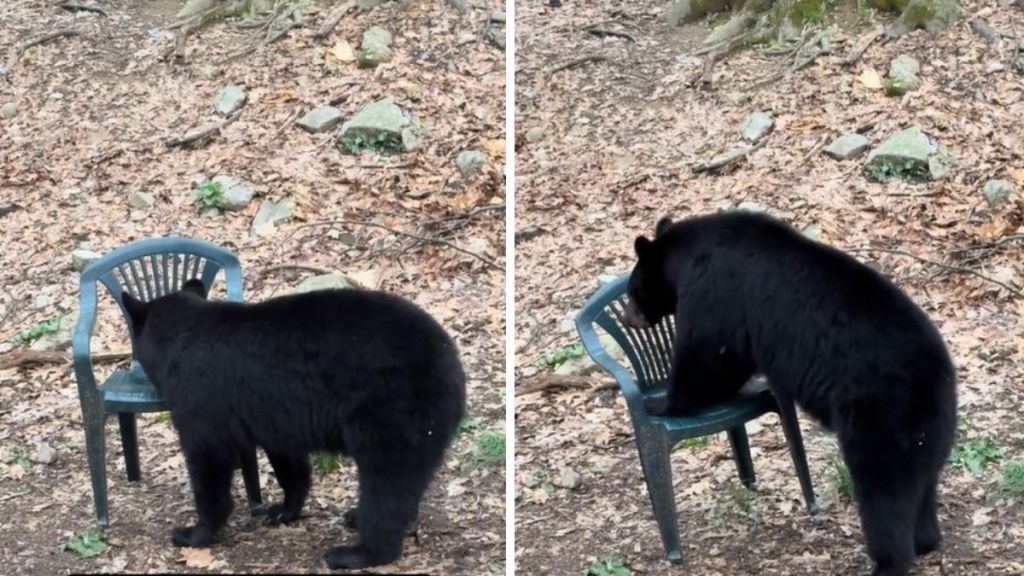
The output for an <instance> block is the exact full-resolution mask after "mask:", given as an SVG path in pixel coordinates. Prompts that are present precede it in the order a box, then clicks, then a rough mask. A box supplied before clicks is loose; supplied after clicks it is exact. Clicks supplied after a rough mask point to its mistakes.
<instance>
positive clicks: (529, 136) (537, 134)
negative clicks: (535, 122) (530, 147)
mask: <svg viewBox="0 0 1024 576" xmlns="http://www.w3.org/2000/svg"><path fill="white" fill-rule="evenodd" d="M543 139H544V129H543V128H541V127H540V126H534V127H533V128H530V129H529V130H527V131H526V141H527V142H529V143H530V144H536V143H537V142H540V141H541V140H543Z"/></svg>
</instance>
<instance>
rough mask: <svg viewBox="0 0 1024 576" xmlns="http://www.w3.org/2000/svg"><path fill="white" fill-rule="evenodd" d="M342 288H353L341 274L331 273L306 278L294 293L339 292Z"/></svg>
mask: <svg viewBox="0 0 1024 576" xmlns="http://www.w3.org/2000/svg"><path fill="white" fill-rule="evenodd" d="M344 288H353V286H352V283H351V282H349V280H348V278H346V277H345V275H344V274H342V273H341V272H331V273H330V274H320V275H319V276H312V277H310V278H306V279H305V280H303V281H302V282H301V283H300V284H299V286H298V287H297V288H296V289H295V293H296V294H305V293H306V292H314V291H317V290H339V289H344Z"/></svg>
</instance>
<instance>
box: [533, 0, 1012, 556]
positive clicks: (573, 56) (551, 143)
mask: <svg viewBox="0 0 1024 576" xmlns="http://www.w3.org/2000/svg"><path fill="white" fill-rule="evenodd" d="M664 4H665V3H663V2H662V3H658V2H650V1H648V0H624V1H622V2H615V3H587V2H563V3H562V5H561V7H560V8H550V7H549V3H548V2H547V1H542V0H526V1H525V2H521V3H518V4H517V29H516V35H517V38H516V51H517V55H516V68H517V69H516V107H517V110H516V135H517V140H516V142H517V143H516V146H517V148H519V150H518V153H517V169H516V174H517V192H516V202H517V206H516V250H517V252H516V311H515V312H516V332H517V342H516V349H517V356H516V377H517V382H516V390H517V397H516V528H517V530H516V551H515V553H516V565H517V571H518V572H519V573H523V574H594V575H597V576H607V575H615V576H627V575H629V574H694V575H701V576H712V575H723V576H724V575H737V574H743V575H771V574H777V575H784V574H842V575H853V574H863V573H866V572H867V571H868V570H869V567H870V564H869V560H868V558H867V556H866V554H865V553H864V550H863V544H862V537H861V532H860V526H859V520H858V517H857V513H856V510H855V508H854V507H853V506H852V505H850V504H848V503H847V502H845V501H844V499H843V498H842V496H841V495H842V494H843V492H844V491H846V490H848V488H849V486H848V484H844V483H843V482H842V481H841V480H840V479H839V476H838V471H839V467H838V466H837V460H836V454H837V448H836V444H835V440H834V438H833V437H831V436H829V435H827V434H825V433H823V432H822V431H820V430H818V429H817V428H816V426H815V425H814V424H813V423H812V422H811V421H810V419H809V418H808V417H806V416H804V417H803V418H802V423H803V427H804V439H805V442H806V444H807V447H808V452H809V454H808V457H809V460H810V466H811V471H812V477H813V482H814V487H815V489H816V492H817V495H818V500H819V504H820V505H821V507H822V510H821V512H820V513H819V514H817V515H816V516H813V517H812V516H810V515H808V514H807V513H806V512H805V510H804V508H803V506H802V503H801V498H800V490H799V486H798V484H797V480H796V477H795V474H794V473H793V471H792V466H791V463H790V459H789V455H788V452H787V450H786V444H785V441H784V439H783V436H782V434H781V431H780V429H779V426H778V420H777V419H776V418H775V417H774V416H767V417H765V418H764V419H762V420H761V421H760V422H759V424H760V425H759V426H755V427H754V430H753V431H752V432H753V433H752V434H751V445H752V447H753V448H752V449H753V450H754V453H755V455H754V466H755V469H756V471H757V474H758V476H757V477H758V481H757V490H756V492H749V491H747V490H745V489H743V488H742V487H741V485H740V484H739V482H738V479H737V478H736V472H735V466H734V464H733V463H732V461H731V454H730V449H729V445H728V442H727V441H725V439H724V438H722V437H717V438H713V439H711V440H710V441H709V442H706V443H702V442H693V443H689V444H687V445H686V446H682V447H679V448H678V449H677V450H676V451H675V452H674V454H673V459H672V468H673V477H674V480H675V487H676V503H677V507H678V509H679V524H680V531H681V534H682V541H683V551H684V555H685V563H684V564H683V565H682V566H679V567H673V566H670V565H669V564H668V563H667V562H666V561H665V560H664V557H663V551H662V546H661V542H660V538H659V536H658V531H657V527H656V525H655V523H654V519H653V515H652V513H651V508H650V503H649V501H648V499H647V493H646V489H645V486H644V482H643V475H642V472H641V469H640V464H639V460H638V457H637V453H636V448H635V446H634V443H633V438H632V435H633V433H632V427H631V425H630V422H629V417H628V414H627V412H626V409H625V404H624V402H623V400H622V397H621V395H620V394H619V392H618V390H617V388H616V387H615V385H614V382H613V381H612V380H611V379H610V378H609V377H608V376H607V375H606V374H604V373H597V372H593V371H588V370H581V369H575V370H572V369H570V370H565V371H564V372H565V373H564V374H556V373H554V372H553V369H552V367H553V366H556V365H558V364H560V363H562V362H563V361H568V362H576V363H578V364H585V362H582V361H581V360H580V359H579V358H578V357H579V356H580V355H581V353H582V351H581V349H580V348H579V347H578V343H579V340H578V337H577V335H576V333H575V330H574V328H573V326H572V322H571V320H572V319H573V318H574V316H575V315H576V313H577V312H578V311H579V310H580V308H581V307H582V306H583V304H584V303H585V302H586V301H587V299H588V298H589V297H590V295H591V294H593V293H594V291H595V290H596V289H597V288H598V285H599V278H600V277H608V276H610V275H618V274H622V273H625V272H628V271H629V270H630V269H631V268H632V265H633V262H634V257H633V256H634V255H633V253H632V245H633V238H634V237H635V236H636V235H638V234H647V235H651V234H652V233H653V229H654V223H655V222H656V220H657V219H658V218H660V217H662V216H665V215H671V216H673V217H676V218H680V217H685V216H687V215H693V214H699V213H706V212H712V211H715V210H717V209H720V208H723V207H726V206H737V205H739V204H741V203H743V202H755V203H757V204H760V205H761V206H763V207H766V208H767V209H768V210H769V211H771V212H772V213H774V214H776V215H777V216H779V217H781V218H783V219H785V220H787V221H789V222H791V223H792V224H794V225H795V226H797V227H799V228H801V229H804V228H806V227H809V226H814V227H817V230H818V231H820V238H821V240H822V241H823V242H826V243H828V244H830V245H833V246H836V247H840V248H844V249H852V248H865V247H875V248H887V249H897V250H902V251H906V252H909V253H911V254H912V255H914V256H916V257H918V258H923V259H926V260H931V261H935V262H940V263H945V264H949V265H953V266H959V267H962V268H967V269H970V270H973V271H976V272H979V273H981V274H983V275H985V276H988V277H989V278H990V279H992V280H995V281H996V282H1002V283H1003V284H1006V285H1007V286H1009V287H1010V288H1011V290H1006V289H1004V288H1001V287H1000V286H998V285H997V284H996V283H994V282H992V281H989V280H986V279H982V278H979V277H977V276H975V275H973V274H971V273H970V272H967V273H964V272H962V271H951V270H950V269H948V268H941V267H939V266H935V265H931V264H926V263H924V262H922V261H920V260H918V259H915V258H913V257H907V256H903V255H898V254H893V253H884V252H874V253H872V252H870V251H868V252H858V253H857V257H858V258H861V259H862V260H864V261H867V262H870V263H872V264H873V265H874V266H876V267H878V268H879V269H880V270H882V271H883V272H884V273H885V274H887V275H888V276H889V277H891V278H893V279H894V280H895V281H896V282H897V283H898V284H899V285H900V286H901V287H903V288H904V289H905V290H906V291H907V292H908V293H909V294H910V296H911V297H912V298H913V299H914V300H915V301H916V302H917V303H919V304H920V305H921V306H922V307H923V308H924V309H925V310H926V311H927V313H928V314H929V315H930V316H931V318H932V319H933V320H934V321H935V323H936V324H937V326H938V328H939V329H940V331H941V333H942V334H943V336H944V337H945V338H946V340H947V342H948V345H949V347H950V350H951V353H952V355H953V357H954V360H955V362H956V364H957V367H958V377H959V406H960V418H961V434H960V438H959V439H958V445H957V447H956V449H955V451H954V456H953V460H954V463H955V464H954V465H953V466H951V467H950V468H949V469H948V470H947V472H946V473H945V475H944V477H943V480H942V484H941V488H940V492H941V496H940V498H941V510H940V519H941V523H942V526H943V528H944V532H945V542H944V549H943V550H942V551H941V552H940V553H936V554H933V555H930V556H928V557H926V558H924V559H922V560H921V561H920V562H919V563H918V565H917V566H916V568H915V573H916V574H920V575H938V574H944V575H953V574H957V575H981V574H985V575H989V574H1022V573H1024V546H1022V543H1024V524H1022V523H1021V518H1024V495H1022V494H1021V492H1024V482H1021V481H1020V480H1021V477H1022V476H1024V469H1022V467H1021V463H1024V426H1022V424H1021V418H1020V414H1022V413H1024V297H1022V295H1021V294H1020V290H1021V287H1022V285H1024V236H1022V235H1021V233H1022V232H1024V228H1022V227H1021V222H1022V220H1024V200H1022V198H1021V194H1020V190H1021V189H1022V187H1024V131H1022V129H1021V124H1020V118H1022V117H1024V80H1022V77H1021V75H1020V72H1019V71H1018V70H1017V69H1016V67H1015V65H1014V62H1013V59H1015V58H1017V57H1018V55H1019V48H1017V47H1016V44H1015V42H1014V41H1013V40H1012V39H1011V38H1012V37H1013V35H1014V34H1016V35H1017V36H1021V35H1024V13H1022V12H1021V11H1020V10H1017V9H1016V8H1011V7H1009V6H1005V7H996V8H993V7H992V6H993V5H994V3H991V2H980V1H976V0H966V1H964V2H962V6H963V13H964V18H963V19H962V20H961V22H960V23H959V24H957V25H956V26H955V27H954V28H953V29H952V30H950V31H949V32H947V33H944V34H942V35H940V36H938V37H937V38H934V39H933V38H931V37H929V36H928V35H927V34H925V33H923V32H916V33H912V34H909V35H906V36H904V37H901V38H898V39H894V40H892V41H888V42H876V43H874V44H873V45H871V46H870V47H869V48H868V49H867V51H866V52H865V53H864V55H863V57H862V58H860V59H859V60H858V61H857V62H856V63H854V64H853V65H850V66H843V65H842V63H841V61H842V60H843V58H845V57H846V55H847V54H849V53H850V52H851V50H852V49H853V46H854V45H855V43H856V41H857V39H858V38H861V37H863V36H864V35H866V34H867V33H868V32H869V31H870V30H871V29H873V27H874V26H875V25H876V22H877V20H874V19H869V21H868V22H865V23H863V24H862V23H858V22H857V20H856V18H844V22H843V23H842V25H841V26H840V27H839V32H838V33H837V34H835V35H834V36H833V49H832V52H831V53H829V54H824V55H822V56H820V57H818V58H817V59H816V60H815V61H814V62H813V63H812V64H810V65H809V66H807V67H806V68H804V69H802V70H800V71H797V72H794V73H787V74H782V75H781V76H779V77H777V78H776V77H775V76H774V71H775V70H777V69H778V68H779V67H780V66H782V65H783V61H782V60H780V58H779V57H774V56H769V55H768V54H767V50H766V49H765V48H764V47H756V48H753V49H750V50H747V51H743V52H740V53H737V54H734V55H732V56H730V57H727V58H726V59H725V60H724V61H721V62H719V63H718V64H717V65H716V66H715V68H714V69H713V71H712V75H711V85H710V87H707V86H699V85H697V84H696V83H695V82H694V81H695V80H696V79H698V78H700V77H701V76H702V72H703V66H702V58H701V57H698V56H695V55H694V52H695V51H696V50H697V49H698V48H700V43H701V40H702V39H703V37H704V36H705V35H706V34H707V32H708V29H709V27H708V24H707V23H697V24H691V25H686V26H683V27H681V28H669V27H667V25H666V24H664V23H663V22H662V21H661V20H659V17H658V16H659V12H660V10H661V9H663V7H664V6H663V5H664ZM1002 4H1006V3H1002ZM976 15H981V16H986V17H987V19H988V21H989V22H990V23H991V27H992V28H993V29H994V30H996V32H997V33H998V34H1005V35H1006V37H1004V38H998V39H997V41H996V42H994V43H992V44H987V43H985V42H984V41H983V40H982V39H981V38H980V37H979V36H977V35H975V34H974V33H973V32H972V30H971V28H970V26H969V24H968V22H969V20H970V18H971V17H973V16H976ZM846 16H850V15H849V14H847V15H846ZM872 20H874V21H872ZM592 26H596V27H597V28H600V29H604V30H613V31H617V32H620V33H621V32H624V33H626V36H628V37H624V36H623V35H622V34H619V35H617V36H610V35H607V34H604V35H602V34H598V33H592V32H589V31H588V27H592ZM901 54H907V55H910V56H913V57H914V58H916V59H917V60H919V61H920V62H921V64H922V69H921V78H922V81H923V82H922V84H921V87H920V88H919V89H918V90H916V91H913V92H910V93H908V94H907V95H906V96H903V97H895V98H893V97H887V96H885V95H884V94H883V93H882V92H881V91H879V90H878V89H877V88H878V86H877V85H876V83H875V82H873V81H872V78H873V74H872V73H873V72H874V73H877V75H880V76H883V77H884V74H885V72H886V71H887V70H888V68H889V62H890V61H891V60H892V59H893V58H895V57H896V56H898V55H901ZM588 57H593V58H590V59H588V60H584V59H585V58H588ZM570 62H573V63H574V65H572V66H570V67H565V66H563V65H565V64H568V63H570ZM764 79H768V81H767V82H766V83H765V85H764V86H763V87H758V86H757V84H758V83H759V82H760V81H761V80H764ZM865 81H866V83H865ZM753 112H768V113H770V114H771V115H772V116H773V117H774V119H775V128H774V131H773V132H771V133H770V134H769V136H768V137H767V141H766V142H765V143H764V145H763V146H762V147H761V148H760V149H758V150H756V151H754V152H752V153H751V154H749V155H748V157H747V158H746V159H745V160H742V161H740V162H737V163H735V164H733V165H732V166H729V167H727V168H726V169H724V170H721V171H719V172H717V173H699V174H697V173H694V172H693V171H692V166H693V165H695V164H698V163H701V162H704V161H706V160H708V159H710V158H712V157H714V156H717V155H718V154H719V153H720V152H721V151H722V150H725V149H727V148H728V146H729V145H730V144H731V143H735V142H738V141H739V127H740V124H741V122H742V121H743V119H744V118H745V117H746V116H747V115H748V114H750V113H753ZM912 124H916V125H919V126H920V127H921V128H922V129H923V131H924V132H925V133H926V134H928V135H929V137H930V138H932V139H933V140H936V141H937V142H938V143H940V145H941V146H943V147H944V149H946V150H947V151H949V155H950V156H951V157H953V158H955V162H954V164H953V167H952V170H951V172H950V173H949V174H948V175H947V176H946V177H945V178H943V179H941V180H938V181H934V182H929V183H926V184H908V183H904V182H902V181H898V180H890V181H889V182H887V183H884V184H879V183H874V182H871V181H868V180H867V179H866V178H865V177H864V176H863V175H862V174H861V167H862V166H863V163H864V157H863V156H861V157H860V158H858V159H855V160H849V161H836V160H833V159H831V158H828V157H826V156H824V155H823V154H822V153H821V148H822V146H824V145H825V144H827V143H828V142H831V141H832V140H833V139H834V138H835V137H837V136H838V135H839V134H842V133H844V132H853V131H859V132H861V133H862V134H864V135H865V136H866V137H867V138H868V139H869V140H870V141H871V143H872V144H873V145H877V144H878V143H879V142H880V141H881V140H882V139H883V138H885V137H887V136H888V135H890V134H892V133H894V132H896V131H897V130H899V129H902V128H905V127H907V126H909V125H912ZM527 135H529V136H530V138H529V139H528V138H527V137H526V136H527ZM993 178H1001V179H1006V180H1011V181H1015V185H1016V188H1017V191H1018V192H1017V193H1016V195H1015V196H1012V197H1011V198H1010V199H1009V200H1008V201H1006V202H1005V203H1002V204H1000V205H998V206H997V207H995V208H990V207H989V205H988V204H987V203H986V199H985V197H984V196H983V194H982V187H983V185H984V183H985V182H986V181H988V180H989V179H993ZM970 468H973V469H974V470H975V471H974V472H972V471H971V470H970ZM1014 478H1016V479H1017V481H1016V483H1015V482H1014Z"/></svg>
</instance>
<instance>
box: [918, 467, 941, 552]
mask: <svg viewBox="0 0 1024 576" xmlns="http://www.w3.org/2000/svg"><path fill="white" fill-rule="evenodd" d="M937 484H938V478H935V479H932V480H930V481H929V483H928V486H926V487H925V490H924V494H922V496H921V503H920V505H919V506H918V509H917V522H916V523H915V524H914V552H916V553H917V555H918V556H924V555H925V554H928V553H929V552H932V551H933V550H936V549H938V547H939V544H941V543H942V530H941V529H940V528H939V515H938V502H937V497H938V495H937V487H936V485H937Z"/></svg>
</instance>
